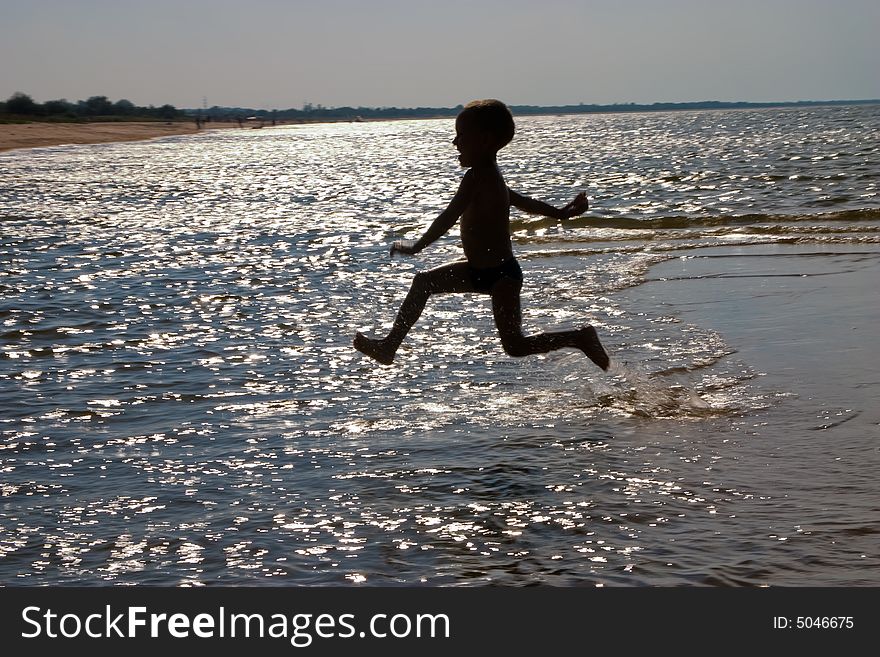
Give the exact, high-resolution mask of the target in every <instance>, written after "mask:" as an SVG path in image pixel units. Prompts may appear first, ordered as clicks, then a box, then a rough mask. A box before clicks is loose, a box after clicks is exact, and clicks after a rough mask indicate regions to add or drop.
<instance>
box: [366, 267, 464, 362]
mask: <svg viewBox="0 0 880 657" xmlns="http://www.w3.org/2000/svg"><path fill="white" fill-rule="evenodd" d="M473 291H474V286H473V283H472V282H471V276H470V267H469V266H468V264H467V263H466V262H455V263H452V264H450V265H444V266H442V267H437V268H436V269H431V270H430V271H425V272H419V273H418V274H416V275H415V278H413V282H412V287H410V289H409V293H408V294H407V295H406V299H404V300H403V304H401V306H400V310H399V311H398V312H397V318H396V319H395V320H394V326H393V327H392V328H391V332H390V333H389V334H388V335H387V336H385V337H384V338H382V339H380V340H377V339H374V338H368V337H366V336H365V335H363V334H361V333H358V334H357V335H356V336H355V338H354V348H355V349H357V350H358V351H360V352H362V353H364V354H366V355H367V356H370V357H371V358H375V359H376V360H377V361H379V362H380V363H382V364H384V365H390V364H391V362H392V361H393V360H394V354H395V353H397V348H398V347H399V346H400V343H401V342H403V339H404V338H405V337H406V334H407V333H409V330H410V329H411V328H412V327H413V325H414V324H415V323H416V321H417V320H418V319H419V316H420V315H421V314H422V310H424V308H425V304H426V303H427V302H428V298H429V297H430V296H431V295H432V294H446V293H450V292H473Z"/></svg>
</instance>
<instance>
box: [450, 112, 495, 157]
mask: <svg viewBox="0 0 880 657" xmlns="http://www.w3.org/2000/svg"><path fill="white" fill-rule="evenodd" d="M452 144H453V145H454V146H455V147H456V148H457V149H458V162H459V164H461V166H463V167H472V166H475V165H477V164H482V163H485V162H489V161H492V160H493V159H494V158H495V150H494V149H493V148H492V147H491V139H490V138H489V135H486V134H485V133H482V132H480V131H479V130H477V129H476V128H475V127H474V126H473V125H472V124H471V123H470V122H469V121H466V120H465V121H462V120H460V119H459V120H456V122H455V139H453V140H452Z"/></svg>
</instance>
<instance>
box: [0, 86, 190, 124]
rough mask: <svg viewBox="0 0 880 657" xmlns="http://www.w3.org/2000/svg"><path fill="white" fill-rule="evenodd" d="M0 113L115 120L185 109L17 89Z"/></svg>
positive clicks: (180, 114) (161, 116)
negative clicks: (41, 97)
mask: <svg viewBox="0 0 880 657" xmlns="http://www.w3.org/2000/svg"><path fill="white" fill-rule="evenodd" d="M0 116H2V117H4V118H6V119H27V120H55V121H86V120H88V121H112V120H136V119H152V120H166V121H170V120H172V119H182V118H186V116H187V115H186V113H185V112H184V111H183V110H179V109H177V108H176V107H174V106H173V105H162V106H161V107H154V106H152V105H150V106H149V107H139V106H137V105H135V104H134V103H132V102H131V101H130V100H125V99H122V100H117V101H116V102H115V103H114V102H112V101H111V100H110V99H109V98H107V96H92V97H91V98H89V99H88V100H78V101H76V102H70V101H68V100H66V99H63V98H62V99H60V100H47V101H46V102H45V103H37V102H35V101H34V99H33V98H31V97H30V96H28V95H27V94H23V93H21V92H16V93H14V94H12V96H10V97H9V98H8V99H7V100H6V102H0Z"/></svg>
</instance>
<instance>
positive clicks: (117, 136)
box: [0, 121, 234, 152]
mask: <svg viewBox="0 0 880 657" xmlns="http://www.w3.org/2000/svg"><path fill="white" fill-rule="evenodd" d="M233 125H234V124H232V123H228V124H227V123H216V124H211V128H212V129H214V128H225V127H232V126H233ZM193 132H197V129H196V126H195V124H194V123H191V122H151V121H144V122H115V123H42V122H35V123H21V124H0V152H2V151H9V150H13V149H16V148H39V147H42V146H60V145H62V144H102V143H106V142H114V141H137V140H140V139H153V138H155V137H169V136H171V135H185V134H190V133H193Z"/></svg>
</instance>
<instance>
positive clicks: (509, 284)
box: [492, 278, 610, 370]
mask: <svg viewBox="0 0 880 657" xmlns="http://www.w3.org/2000/svg"><path fill="white" fill-rule="evenodd" d="M521 287H522V284H521V283H520V282H519V281H516V280H513V279H510V278H503V279H501V280H500V281H498V283H496V284H495V287H494V288H492V312H493V313H494V315H495V326H497V327H498V333H499V334H500V336H501V345H502V346H503V347H504V351H506V352H507V353H508V354H510V355H511V356H530V355H532V354H545V353H547V352H548V351H555V350H557V349H563V348H564V347H573V348H575V349H580V350H581V351H583V352H584V353H585V354H586V355H587V357H588V358H589V359H590V360H591V361H593V362H594V363H596V365H598V366H599V367H601V368H602V369H603V370H607V369H608V365H609V363H610V360H609V358H608V354H607V353H605V349H604V348H603V347H602V343H601V342H599V336H598V335H596V329H594V328H593V327H592V326H589V325H587V326H584V327H583V328H580V329H577V330H574V331H555V332H550V333H537V334H535V335H529V336H525V335H523V332H522V308H521V305H520V298H519V292H520V288H521Z"/></svg>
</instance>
